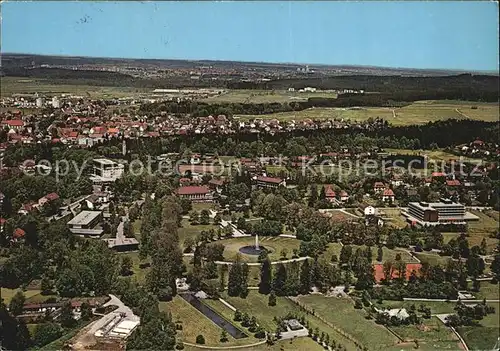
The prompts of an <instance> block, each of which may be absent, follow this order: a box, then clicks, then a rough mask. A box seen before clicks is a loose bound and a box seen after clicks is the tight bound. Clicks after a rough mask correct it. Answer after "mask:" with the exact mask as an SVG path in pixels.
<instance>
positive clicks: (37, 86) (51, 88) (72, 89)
mask: <svg viewBox="0 0 500 351" xmlns="http://www.w3.org/2000/svg"><path fill="white" fill-rule="evenodd" d="M0 92H1V95H2V96H9V95H12V94H33V93H47V94H75V95H81V96H89V95H90V97H92V98H105V97H126V96H137V95H140V94H145V93H151V90H146V89H139V88H131V87H109V86H93V85H70V84H55V83H52V82H51V81H50V80H47V79H40V78H35V79H33V78H29V79H27V78H23V77H2V84H1V88H0ZM87 93H88V94H87Z"/></svg>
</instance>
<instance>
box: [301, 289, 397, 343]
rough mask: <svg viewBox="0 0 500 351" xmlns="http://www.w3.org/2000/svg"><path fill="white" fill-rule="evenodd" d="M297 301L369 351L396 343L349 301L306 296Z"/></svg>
mask: <svg viewBox="0 0 500 351" xmlns="http://www.w3.org/2000/svg"><path fill="white" fill-rule="evenodd" d="M299 301H300V302H301V303H303V304H305V305H306V306H308V307H310V308H313V309H314V310H315V311H316V314H317V315H319V316H321V317H323V318H324V319H325V320H326V321H328V322H330V323H332V324H334V325H336V326H338V327H339V328H341V329H343V330H344V331H345V332H346V333H348V334H350V335H352V336H353V337H354V338H356V339H357V340H359V341H360V342H361V343H362V344H363V345H366V346H367V347H369V349H370V350H382V349H385V348H387V347H390V346H392V345H394V344H396V343H397V341H398V339H397V338H396V337H395V336H394V335H393V334H391V333H390V332H389V331H388V330H387V329H386V328H385V327H383V326H380V325H377V324H375V322H374V321H373V320H368V319H366V318H365V313H364V312H363V311H362V310H356V309H354V304H353V302H352V301H351V300H350V299H346V298H336V297H325V296H323V295H307V296H301V297H300V298H299Z"/></svg>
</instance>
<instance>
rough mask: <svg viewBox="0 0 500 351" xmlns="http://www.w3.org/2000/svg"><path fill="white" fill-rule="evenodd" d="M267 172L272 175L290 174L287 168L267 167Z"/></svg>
mask: <svg viewBox="0 0 500 351" xmlns="http://www.w3.org/2000/svg"><path fill="white" fill-rule="evenodd" d="M266 172H267V173H268V174H272V175H276V176H277V175H281V174H282V173H284V174H288V169H287V168H286V167H285V166H273V165H269V166H266Z"/></svg>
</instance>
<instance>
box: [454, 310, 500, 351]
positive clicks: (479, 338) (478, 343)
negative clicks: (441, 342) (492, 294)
mask: <svg viewBox="0 0 500 351" xmlns="http://www.w3.org/2000/svg"><path fill="white" fill-rule="evenodd" d="M490 305H492V306H494V307H495V313H493V314H489V315H487V316H486V317H485V318H484V319H483V320H481V321H480V326H478V327H459V328H457V330H458V332H459V333H460V335H461V336H462V338H464V340H465V343H466V344H467V346H468V347H469V349H470V350H493V346H494V345H495V343H496V342H497V340H498V338H500V311H499V308H500V304H498V303H494V304H490Z"/></svg>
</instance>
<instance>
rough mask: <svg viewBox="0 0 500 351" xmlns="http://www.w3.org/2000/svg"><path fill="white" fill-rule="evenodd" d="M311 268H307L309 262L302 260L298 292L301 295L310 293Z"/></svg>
mask: <svg viewBox="0 0 500 351" xmlns="http://www.w3.org/2000/svg"><path fill="white" fill-rule="evenodd" d="M311 285H312V284H311V268H310V266H309V260H304V263H302V266H301V267H300V288H299V292H300V293H301V294H302V295H307V294H309V292H310V291H311Z"/></svg>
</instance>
